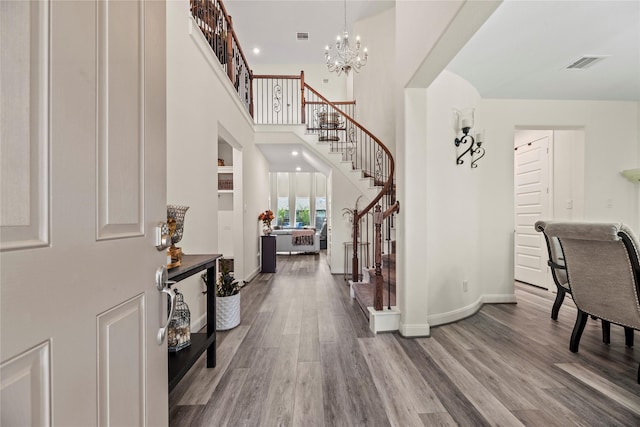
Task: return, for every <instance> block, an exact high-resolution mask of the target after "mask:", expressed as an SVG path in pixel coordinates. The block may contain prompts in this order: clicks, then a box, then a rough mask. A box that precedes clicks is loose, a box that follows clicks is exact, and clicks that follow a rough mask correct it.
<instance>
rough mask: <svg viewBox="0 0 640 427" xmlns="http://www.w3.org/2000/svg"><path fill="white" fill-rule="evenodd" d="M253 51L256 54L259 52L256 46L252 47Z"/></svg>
mask: <svg viewBox="0 0 640 427" xmlns="http://www.w3.org/2000/svg"><path fill="white" fill-rule="evenodd" d="M253 53H255V54H256V55H257V54H259V53H260V48H258V47H254V48H253Z"/></svg>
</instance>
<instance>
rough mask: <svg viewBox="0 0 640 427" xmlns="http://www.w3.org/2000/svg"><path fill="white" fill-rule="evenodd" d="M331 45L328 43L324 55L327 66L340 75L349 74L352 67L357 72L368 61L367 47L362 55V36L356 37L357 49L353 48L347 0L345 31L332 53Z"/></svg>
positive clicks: (345, 6)
mask: <svg viewBox="0 0 640 427" xmlns="http://www.w3.org/2000/svg"><path fill="white" fill-rule="evenodd" d="M331 53H332V52H331V46H329V45H327V46H326V47H325V51H324V57H325V58H326V59H327V68H329V71H330V72H333V71H335V72H336V73H338V75H340V74H342V73H343V72H344V73H345V74H346V75H349V71H351V70H352V69H353V70H355V71H356V72H358V71H360V68H362V67H363V66H364V65H365V64H366V63H367V58H368V57H369V54H368V53H367V48H366V47H365V48H364V49H363V54H364V55H363V56H362V57H361V56H360V36H358V37H356V45H355V49H352V48H351V44H350V43H349V33H348V32H347V0H344V32H343V33H342V37H340V36H338V37H337V40H336V53H335V55H332V54H331Z"/></svg>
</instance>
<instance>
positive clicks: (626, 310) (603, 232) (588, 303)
mask: <svg viewBox="0 0 640 427" xmlns="http://www.w3.org/2000/svg"><path fill="white" fill-rule="evenodd" d="M545 234H547V235H548V236H549V237H550V238H557V239H558V240H559V242H560V245H561V247H562V253H563V254H564V261H565V265H566V268H567V270H566V271H567V277H568V280H569V286H570V287H571V292H572V294H573V300H574V302H575V304H576V306H577V307H578V308H579V309H580V310H582V311H584V312H585V313H588V314H590V315H593V316H596V317H599V318H601V319H603V320H607V321H609V322H612V323H617V324H619V325H623V326H628V327H631V328H634V329H640V299H639V298H638V295H639V294H640V289H639V288H640V283H639V282H640V261H639V255H638V253H639V252H638V251H639V248H640V244H638V238H637V237H636V236H635V234H634V233H633V231H632V230H631V229H630V228H629V227H627V226H626V225H624V224H620V223H585V222H552V223H549V224H548V225H547V226H546V227H545Z"/></svg>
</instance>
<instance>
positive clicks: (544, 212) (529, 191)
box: [514, 132, 551, 288]
mask: <svg viewBox="0 0 640 427" xmlns="http://www.w3.org/2000/svg"><path fill="white" fill-rule="evenodd" d="M550 138H551V132H549V135H546V136H543V137H537V139H534V140H532V141H529V142H526V143H524V144H522V145H519V146H517V147H516V149H515V155H514V156H515V157H514V166H515V178H514V179H515V184H514V187H515V226H516V230H515V245H514V246H515V279H516V280H518V281H521V282H525V283H530V284H532V285H536V286H540V287H543V288H548V284H549V280H548V277H547V275H548V271H547V270H548V268H547V260H548V255H547V247H546V244H545V242H544V236H543V235H542V233H538V232H537V231H536V230H535V229H534V224H535V223H536V221H538V220H540V219H549V213H550V209H549V141H550Z"/></svg>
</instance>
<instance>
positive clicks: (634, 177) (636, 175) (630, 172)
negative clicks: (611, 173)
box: [622, 168, 640, 183]
mask: <svg viewBox="0 0 640 427" xmlns="http://www.w3.org/2000/svg"><path fill="white" fill-rule="evenodd" d="M622 175H623V176H624V177H625V178H627V179H628V180H629V181H631V182H635V183H639V182H640V168H638V169H627V170H625V171H622Z"/></svg>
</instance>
